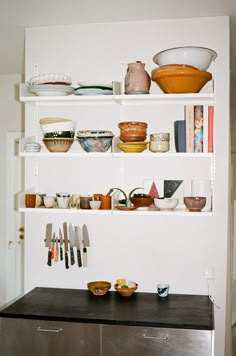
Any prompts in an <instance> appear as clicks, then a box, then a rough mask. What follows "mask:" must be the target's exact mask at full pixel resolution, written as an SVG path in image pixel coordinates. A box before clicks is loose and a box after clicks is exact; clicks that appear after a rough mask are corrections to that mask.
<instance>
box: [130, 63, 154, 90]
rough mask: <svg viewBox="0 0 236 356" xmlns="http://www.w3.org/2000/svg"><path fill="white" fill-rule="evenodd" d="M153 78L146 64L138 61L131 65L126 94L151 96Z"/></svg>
mask: <svg viewBox="0 0 236 356" xmlns="http://www.w3.org/2000/svg"><path fill="white" fill-rule="evenodd" d="M150 86H151V78H150V76H149V74H148V73H147V72H146V70H145V64H144V63H142V62H140V61H137V62H135V63H129V64H128V67H127V73H126V76H125V94H149V90H150Z"/></svg>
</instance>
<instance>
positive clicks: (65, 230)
mask: <svg viewBox="0 0 236 356" xmlns="http://www.w3.org/2000/svg"><path fill="white" fill-rule="evenodd" d="M63 233H64V244H65V267H66V269H68V268H69V259H68V234H67V223H66V222H64V223H63Z"/></svg>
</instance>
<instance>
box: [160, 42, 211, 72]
mask: <svg viewBox="0 0 236 356" xmlns="http://www.w3.org/2000/svg"><path fill="white" fill-rule="evenodd" d="M216 57H217V53H216V52H215V51H213V50H212V49H210V48H204V47H195V46H186V47H176V48H169V49H166V50H164V51H161V52H159V53H157V54H156V55H155V56H154V57H153V61H154V63H156V64H158V65H159V66H163V65H167V64H189V65H192V66H194V67H196V68H198V69H200V70H207V68H208V67H209V66H210V64H211V62H212V61H214V60H215V59H216Z"/></svg>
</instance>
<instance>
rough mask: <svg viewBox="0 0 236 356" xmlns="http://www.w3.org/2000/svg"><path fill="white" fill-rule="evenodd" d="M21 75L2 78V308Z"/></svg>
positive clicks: (0, 108)
mask: <svg viewBox="0 0 236 356" xmlns="http://www.w3.org/2000/svg"><path fill="white" fill-rule="evenodd" d="M20 82H21V76H20V75H19V74H12V75H1V76H0V97H1V101H0V123H1V140H0V167H1V169H0V171H1V174H0V196H1V199H0V226H1V238H0V306H1V305H3V304H5V303H6V258H7V248H8V237H7V236H6V175H5V172H6V171H7V133H8V132H11V131H21V130H23V124H22V104H21V103H20V102H19V101H17V100H18V98H17V92H18V89H17V87H18V84H19V83H20Z"/></svg>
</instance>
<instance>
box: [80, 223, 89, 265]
mask: <svg viewBox="0 0 236 356" xmlns="http://www.w3.org/2000/svg"><path fill="white" fill-rule="evenodd" d="M82 232H83V244H84V247H83V266H84V267H87V266H88V260H87V247H89V246H90V242H89V234H88V229H87V225H86V224H84V225H83V230H82Z"/></svg>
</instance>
